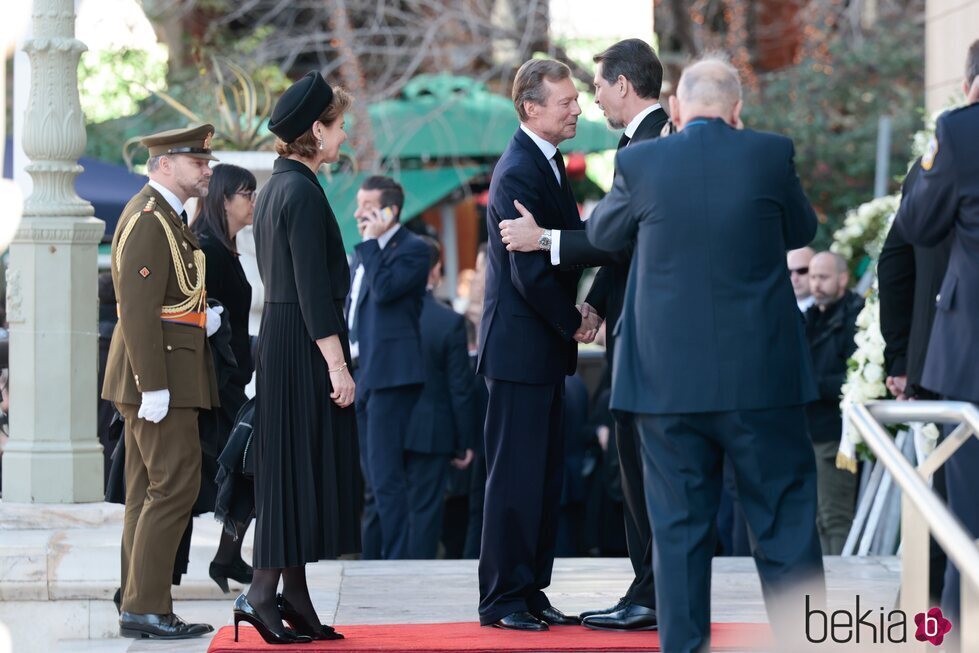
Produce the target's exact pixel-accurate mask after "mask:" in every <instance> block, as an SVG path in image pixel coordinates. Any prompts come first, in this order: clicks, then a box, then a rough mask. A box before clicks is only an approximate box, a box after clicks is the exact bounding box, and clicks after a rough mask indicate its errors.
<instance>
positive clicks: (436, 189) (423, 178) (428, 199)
mask: <svg viewBox="0 0 979 653" xmlns="http://www.w3.org/2000/svg"><path fill="white" fill-rule="evenodd" d="M488 171H489V168H488V167H487V166H464V167H452V166H447V167H442V168H423V169H419V170H401V171H400V172H396V173H386V174H387V175H388V176H390V177H393V178H394V179H395V180H397V182H398V183H399V184H401V186H402V187H403V188H404V189H405V205H404V208H403V209H402V211H401V222H406V221H408V220H410V219H412V218H413V217H415V216H416V215H419V214H421V213H422V212H423V211H425V210H426V209H428V208H430V207H432V206H434V205H435V204H437V203H438V202H439V201H441V200H442V199H444V198H445V197H447V196H448V195H450V194H451V193H452V192H453V191H455V189H457V188H459V187H461V186H465V185H466V184H468V182H469V180H470V179H472V178H473V177H475V176H477V175H480V174H484V173H486V172H488ZM367 176H368V174H367V173H364V172H358V173H338V174H334V175H331V176H330V177H328V178H327V177H326V176H324V175H323V174H320V175H319V180H320V184H321V185H322V186H323V189H324V190H325V191H326V196H327V198H328V199H329V200H330V206H331V207H332V208H333V213H334V214H335V215H336V217H337V222H339V223H340V233H341V235H342V236H343V245H344V248H346V250H347V252H348V253H350V252H352V251H353V248H354V245H356V244H357V243H359V242H360V234H359V233H358V232H357V221H356V220H355V219H354V211H355V210H356V209H357V190H358V189H359V188H360V185H361V184H362V183H364V179H366V178H367Z"/></svg>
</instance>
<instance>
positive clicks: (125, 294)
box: [102, 185, 219, 408]
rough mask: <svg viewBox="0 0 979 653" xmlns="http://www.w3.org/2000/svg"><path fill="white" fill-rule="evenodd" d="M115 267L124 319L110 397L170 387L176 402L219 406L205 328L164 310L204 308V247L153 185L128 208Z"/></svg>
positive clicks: (135, 400)
mask: <svg viewBox="0 0 979 653" xmlns="http://www.w3.org/2000/svg"><path fill="white" fill-rule="evenodd" d="M177 266H180V270H178V269H177ZM111 267H112V281H113V284H114V285H115V290H116V298H117V299H118V302H119V321H118V323H117V324H116V327H115V330H114V331H113V333H112V342H111V344H110V345H109V358H108V362H107V364H106V371H105V382H104V384H103V386H102V398H103V399H106V400H109V401H114V402H117V403H123V404H132V405H139V404H140V403H141V401H142V396H141V393H143V392H149V391H152V390H163V389H168V390H169V391H170V406H171V407H174V408H212V407H214V406H218V405H219V402H218V391H217V381H216V379H215V375H214V364H213V362H212V360H211V351H210V345H209V344H208V342H207V334H206V332H205V330H204V329H203V328H202V327H198V326H192V325H188V324H180V323H175V322H167V321H164V320H163V319H162V315H163V314H164V313H167V314H171V315H179V314H180V313H181V312H184V311H188V310H189V311H203V310H204V304H203V295H204V275H205V265H204V254H203V252H202V251H201V248H200V245H199V244H198V241H197V238H196V237H195V236H194V234H193V233H191V231H190V229H189V228H188V227H187V226H186V225H184V224H183V222H182V221H181V220H180V217H179V216H178V215H177V214H176V212H175V211H174V210H173V208H172V207H171V206H170V205H169V204H168V203H167V202H166V200H165V199H163V197H162V196H161V195H160V194H159V193H158V192H157V191H156V190H154V189H153V188H152V187H151V186H149V185H146V186H144V187H143V189H142V190H141V191H140V192H139V194H137V195H136V196H135V197H133V199H131V200H130V201H129V203H128V204H127V205H126V208H125V209H123V212H122V216H121V218H120V219H119V224H118V225H117V227H116V232H115V235H114V236H113V239H112V254H111Z"/></svg>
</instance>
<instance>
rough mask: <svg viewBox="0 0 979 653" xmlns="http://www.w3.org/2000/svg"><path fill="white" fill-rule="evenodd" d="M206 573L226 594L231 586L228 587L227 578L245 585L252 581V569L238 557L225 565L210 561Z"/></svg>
mask: <svg viewBox="0 0 979 653" xmlns="http://www.w3.org/2000/svg"><path fill="white" fill-rule="evenodd" d="M207 573H208V575H209V576H210V577H211V580H213V581H214V582H215V583H217V585H218V587H220V588H221V591H222V592H224V593H225V594H228V593H229V592H230V591H231V588H230V587H228V579H229V578H230V579H231V580H236V581H238V582H239V583H242V584H244V585H247V584H249V583H251V582H252V575H253V573H254V571H253V569H252V568H251V567H250V566H249V565H248V563H247V562H245V561H244V560H242V559H241V558H238V559H237V560H235V561H234V562H232V563H231V564H228V565H225V564H221V563H219V562H212V563H211V566H210V567H209V568H208V570H207Z"/></svg>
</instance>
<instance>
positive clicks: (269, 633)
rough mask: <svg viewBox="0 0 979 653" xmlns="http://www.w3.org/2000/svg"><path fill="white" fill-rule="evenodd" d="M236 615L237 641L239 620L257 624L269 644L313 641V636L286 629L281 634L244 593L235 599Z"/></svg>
mask: <svg viewBox="0 0 979 653" xmlns="http://www.w3.org/2000/svg"><path fill="white" fill-rule="evenodd" d="M234 615H235V641H236V642H237V641H238V622H241V621H246V622H248V623H250V624H251V625H253V626H255V630H257V631H258V634H259V635H261V636H262V639H264V640H265V641H266V642H267V643H269V644H306V643H309V642H311V641H313V638H312V637H309V636H307V635H297V634H295V633H292V632H289V631H285V630H283V631H282V633H281V634H280V633H277V632H275V631H274V630H272V629H271V628H269V626H268V624H266V623H265V621H263V620H262V618H261V617H260V616H259V614H258V612H256V611H255V608H253V607H252V605H251V603H249V602H248V597H246V596H245V595H244V594H242V595H241V596H239V597H238V598H237V599H235V609H234Z"/></svg>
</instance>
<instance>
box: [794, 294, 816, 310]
mask: <svg viewBox="0 0 979 653" xmlns="http://www.w3.org/2000/svg"><path fill="white" fill-rule="evenodd" d="M795 303H796V304H797V305H798V306H799V310H800V311H802V312H803V313H805V312H806V311H808V310H809V308H810V307H811V306H812V305H813V304H815V303H816V298H815V297H813V296H812V295H809V296H808V297H806V298H805V299H797V300H795Z"/></svg>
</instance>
